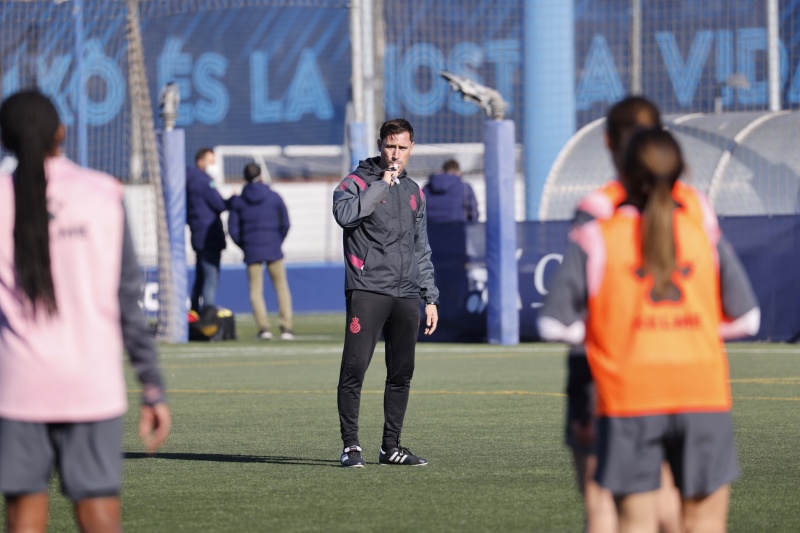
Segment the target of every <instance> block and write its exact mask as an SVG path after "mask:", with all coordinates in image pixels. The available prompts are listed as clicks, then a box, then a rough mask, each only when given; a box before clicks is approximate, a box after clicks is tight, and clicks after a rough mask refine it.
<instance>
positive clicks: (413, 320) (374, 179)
mask: <svg viewBox="0 0 800 533" xmlns="http://www.w3.org/2000/svg"><path fill="white" fill-rule="evenodd" d="M378 150H379V152H380V155H378V156H377V157H373V158H370V159H366V160H364V161H361V163H360V164H359V165H358V168H357V169H356V170H355V171H354V172H353V173H352V174H350V175H349V176H347V177H346V178H345V179H344V180H342V182H341V183H340V184H339V186H338V187H337V188H336V190H335V191H334V193H333V216H334V218H335V219H336V222H337V223H338V224H339V225H340V226H341V227H342V228H343V230H344V232H343V233H344V236H343V238H344V254H345V296H346V300H347V303H346V307H347V328H346V330H345V340H344V350H343V353H342V366H341V370H340V373H339V386H338V408H339V423H340V429H341V435H342V442H343V444H344V449H343V450H342V455H341V463H342V466H345V467H351V468H360V467H363V466H364V459H363V457H362V452H363V450H362V448H361V445H360V442H359V438H358V414H359V407H360V403H361V386H362V384H363V382H364V375H365V374H366V372H367V367H368V366H369V363H370V361H371V360H372V355H373V352H374V351H375V346H376V345H377V343H378V337H379V335H380V334H381V332H382V333H383V336H384V339H385V342H386V369H387V376H386V388H385V391H384V397H383V408H384V427H383V440H382V443H381V448H380V453H379V455H378V462H379V463H380V464H390V465H406V466H424V465H427V464H428V461H427V460H426V459H424V458H422V457H419V456H417V455H414V454H413V453H411V451H409V449H408V448H405V447H403V446H401V445H400V433H401V430H402V428H403V420H404V418H405V413H406V407H407V406H408V395H409V390H410V387H411V377H412V375H413V374H414V353H415V349H416V344H417V335H418V333H419V323H420V303H421V302H424V303H425V331H424V332H425V334H426V335H431V334H433V332H434V331H436V326H437V324H438V322H439V313H438V308H437V306H438V298H439V290H438V289H437V288H436V285H435V284H434V276H433V264H432V263H431V248H430V245H429V244H428V230H427V220H426V216H425V195H424V194H422V192H421V190H420V188H419V186H418V185H417V184H416V183H415V182H414V181H413V180H412V179H410V178H409V177H408V174H407V173H406V170H405V167H406V165H407V164H408V160H409V158H410V157H411V153H412V151H413V150H414V130H413V128H412V127H411V124H410V123H409V122H408V121H407V120H405V119H394V120H389V121H387V122H384V123H383V125H382V126H381V129H380V139H378Z"/></svg>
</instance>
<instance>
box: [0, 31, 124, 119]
mask: <svg viewBox="0 0 800 533" xmlns="http://www.w3.org/2000/svg"><path fill="white" fill-rule="evenodd" d="M83 54H84V62H83V64H84V84H85V85H84V87H78V84H79V80H78V72H77V70H76V69H74V68H73V67H74V64H73V63H74V61H73V59H74V56H73V54H71V53H70V54H64V55H58V54H52V55H50V54H48V55H45V56H39V55H36V54H31V53H28V52H27V46H26V45H25V44H23V45H22V46H21V47H20V48H19V49H18V50H17V51H16V52H15V53H13V54H9V55H8V56H5V57H3V59H10V61H9V63H11V68H9V69H8V70H7V71H6V72H5V73H4V74H3V77H2V81H3V97H4V98H5V97H7V96H9V95H11V94H12V93H14V92H16V91H18V90H20V89H21V88H22V87H27V86H30V85H37V86H38V87H39V88H40V89H41V91H42V92H43V93H45V94H47V95H48V96H49V97H50V98H51V99H52V100H53V103H54V104H55V106H56V109H58V114H59V117H60V118H61V122H63V123H64V125H65V126H71V125H73V124H74V122H75V115H74V113H73V111H74V110H77V108H78V94H79V91H80V92H83V93H84V94H86V95H88V98H87V99H86V121H87V123H88V124H89V125H90V126H102V125H104V124H108V123H109V122H111V121H112V120H114V118H116V117H117V115H119V112H120V110H121V109H122V106H123V104H124V102H125V93H126V87H125V77H124V76H123V75H122V70H121V69H120V67H119V65H118V64H117V62H116V61H114V59H112V58H111V57H109V56H108V55H106V53H105V50H104V49H103V43H102V41H100V40H99V39H89V40H88V41H86V44H85V46H84V51H83ZM97 82H100V83H102V84H103V89H102V90H100V89H97ZM89 88H91V90H89ZM98 97H99V99H95V98H98Z"/></svg>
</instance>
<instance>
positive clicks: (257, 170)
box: [244, 163, 261, 181]
mask: <svg viewBox="0 0 800 533" xmlns="http://www.w3.org/2000/svg"><path fill="white" fill-rule="evenodd" d="M260 175H261V167H260V166H258V165H256V164H255V163H247V164H246V165H245V166H244V179H246V180H247V181H253V180H254V179H256V178H258V177H259V176H260Z"/></svg>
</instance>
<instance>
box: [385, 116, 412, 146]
mask: <svg viewBox="0 0 800 533" xmlns="http://www.w3.org/2000/svg"><path fill="white" fill-rule="evenodd" d="M404 131H407V132H408V137H409V138H410V139H411V142H412V143H413V142H414V128H412V127H411V123H410V122H409V121H407V120H406V119H404V118H395V119H392V120H387V121H386V122H384V123H383V124H382V125H381V132H380V135H381V140H382V141H383V140H385V139H386V137H388V136H390V135H399V134H401V133H403V132H404Z"/></svg>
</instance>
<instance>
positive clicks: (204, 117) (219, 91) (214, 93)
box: [157, 37, 230, 126]
mask: <svg viewBox="0 0 800 533" xmlns="http://www.w3.org/2000/svg"><path fill="white" fill-rule="evenodd" d="M183 45H184V40H183V39H179V38H177V37H168V38H167V40H166V42H164V48H163V49H162V51H161V54H160V55H159V56H158V61H157V69H158V72H157V79H158V86H159V87H163V86H164V85H166V84H167V83H169V82H174V83H175V84H176V85H177V86H178V89H179V90H180V93H181V104H180V108H179V110H178V119H177V122H176V124H177V125H179V126H188V125H189V124H192V123H193V122H194V121H195V120H197V121H198V122H201V123H203V124H218V123H220V122H222V120H223V119H224V118H225V116H226V115H227V113H228V107H229V104H230V96H229V95H228V89H227V88H226V87H225V84H224V83H222V78H224V77H225V74H226V73H227V71H228V59H227V58H226V57H225V56H223V55H221V54H217V53H214V52H206V53H204V54H200V56H199V57H198V58H197V61H194V58H193V57H192V54H189V53H187V52H183V51H182V50H183ZM193 88H196V89H197V92H198V93H200V95H201V96H204V97H205V99H204V100H197V101H196V102H195V103H192V99H193V95H192V89H193Z"/></svg>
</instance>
